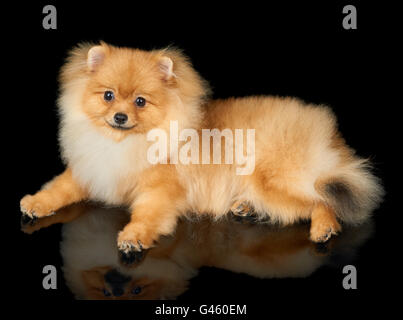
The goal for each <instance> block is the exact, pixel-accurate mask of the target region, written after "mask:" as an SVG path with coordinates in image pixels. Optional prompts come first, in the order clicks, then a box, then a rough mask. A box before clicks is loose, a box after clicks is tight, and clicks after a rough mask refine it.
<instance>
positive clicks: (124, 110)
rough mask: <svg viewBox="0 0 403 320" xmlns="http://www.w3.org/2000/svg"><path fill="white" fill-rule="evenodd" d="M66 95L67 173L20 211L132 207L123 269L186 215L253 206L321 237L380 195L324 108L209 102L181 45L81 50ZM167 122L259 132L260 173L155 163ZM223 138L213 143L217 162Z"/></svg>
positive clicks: (65, 75) (357, 217)
mask: <svg viewBox="0 0 403 320" xmlns="http://www.w3.org/2000/svg"><path fill="white" fill-rule="evenodd" d="M237 67H238V66H234V70H236V68H237ZM61 93H62V94H61V97H60V99H59V106H60V115H61V126H60V142H61V149H62V155H63V158H64V160H65V162H66V164H67V169H66V171H65V172H64V173H63V174H61V175H60V176H58V177H56V178H55V179H54V180H52V181H51V182H50V183H47V184H46V185H45V187H44V188H43V189H42V190H41V191H39V192H38V193H36V194H35V195H33V196H31V195H27V196H25V197H24V198H23V199H22V200H21V210H22V211H23V213H24V214H25V215H26V216H27V217H29V218H32V219H34V218H36V217H38V218H41V217H44V216H47V215H50V214H52V212H53V211H56V210H58V209H59V208H61V207H63V206H66V205H68V204H71V203H74V202H78V201H81V200H84V199H95V200H101V201H104V202H106V203H108V204H112V205H127V206H130V208H131V210H132V215H131V220H130V222H129V223H128V224H127V225H126V226H125V227H124V229H123V230H122V231H121V232H120V233H119V236H118V246H119V248H120V251H121V255H122V258H123V261H126V262H128V263H130V262H132V261H133V260H136V258H139V259H140V258H141V257H142V256H143V253H142V250H143V249H148V248H150V247H152V246H153V243H154V241H156V240H158V238H159V236H160V235H168V234H170V233H172V232H173V231H174V230H175V226H176V223H177V220H178V217H179V216H181V215H184V214H186V213H187V212H195V213H210V214H211V215H212V216H214V217H221V216H224V215H225V214H226V213H227V212H228V211H229V210H230V209H232V210H233V211H236V212H237V211H244V209H242V207H245V206H249V205H250V206H252V207H254V208H255V209H256V211H257V212H258V213H259V214H262V215H264V214H269V215H270V218H271V219H272V220H275V221H279V222H281V223H284V224H287V223H292V222H295V221H298V220H300V219H304V220H309V219H311V221H312V223H311V230H310V236H311V239H312V240H313V241H315V242H324V241H326V240H328V239H329V238H330V237H331V235H333V234H336V233H338V232H339V231H340V229H341V226H340V224H339V222H338V221H337V219H339V220H340V221H343V222H347V223H359V222H362V221H363V220H365V218H366V217H367V216H368V214H369V212H370V211H371V209H373V208H374V207H375V206H376V205H377V203H378V202H379V198H380V195H381V193H382V190H381V188H380V186H379V185H378V182H377V180H376V179H375V177H374V176H372V174H371V173H370V171H369V169H368V164H367V162H366V161H365V160H363V159H360V158H358V157H356V156H355V154H354V152H353V150H351V149H350V148H349V147H347V146H346V144H345V142H344V141H343V139H342V138H341V137H340V135H339V133H338V132H337V129H336V120H335V117H334V115H333V114H332V112H331V111H330V110H329V109H328V108H325V107H320V106H314V105H309V104H305V103H303V102H302V101H299V100H297V99H292V98H278V97H249V98H239V99H228V100H215V101H208V102H207V103H205V102H206V94H207V93H208V89H207V87H206V85H205V82H204V81H203V80H202V79H201V78H200V77H199V75H198V74H197V72H196V71H195V70H194V69H193V68H192V67H191V65H190V64H189V62H188V60H187V59H186V57H184V56H183V55H182V54H181V53H180V52H178V51H177V50H173V49H166V50H155V51H150V52H146V51H141V50H134V49H128V48H116V47H113V46H110V45H107V44H104V43H102V44H100V45H95V46H92V45H82V46H80V47H78V48H76V49H75V50H73V51H72V53H71V54H70V57H69V59H68V62H67V63H66V65H65V66H64V67H63V68H62V72H61ZM171 121H177V123H178V129H180V130H182V129H187V128H191V129H194V130H195V131H196V132H197V133H200V132H201V131H202V129H203V128H206V129H214V128H217V129H219V130H222V131H223V130H225V129H229V130H231V131H230V132H234V131H235V130H236V129H243V130H245V129H248V128H251V129H254V130H255V140H254V141H255V145H256V146H255V150H254V151H255V152H251V153H253V156H254V157H255V167H254V168H255V170H254V172H253V173H252V174H251V175H245V176H239V175H236V169H237V165H233V164H224V163H228V162H229V163H230V162H231V161H226V159H224V158H223V159H221V161H217V162H219V163H220V162H221V164H220V165H209V164H204V165H199V164H191V165H183V164H181V163H179V164H172V163H171V162H170V160H172V155H174V154H177V151H178V150H169V157H170V158H169V159H165V158H164V159H162V160H164V161H166V162H167V163H168V164H156V165H152V164H151V163H149V161H148V160H147V151H149V150H150V149H149V147H150V145H151V144H154V143H153V142H150V141H147V138H146V135H147V132H149V131H150V130H151V129H155V128H159V129H162V130H165V131H166V132H167V133H168V132H169V126H170V123H171ZM227 132H228V131H227ZM198 136H199V137H201V136H202V135H201V134H198ZM171 138H172V139H173V140H175V141H177V140H178V139H177V137H176V138H175V137H172V136H169V139H168V140H169V141H171ZM188 138H189V136H185V137H182V141H183V142H184V141H187V140H188ZM215 138H217V136H216V137H215ZM195 140H196V141H193V143H195V145H193V146H195V147H196V150H198V151H200V146H201V145H202V144H201V143H199V140H198V139H197V138H196V139H195ZM219 141H221V138H220V139H214V140H213V141H212V144H213V145H214V147H211V146H212V145H210V143H208V144H207V145H209V146H210V147H211V148H210V151H211V154H212V155H213V150H214V149H215V148H216V147H218V148H220V145H219V143H218V142H219ZM242 141H243V140H242V139H241V141H238V142H237V143H235V142H234V144H236V146H240V144H241V142H242ZM196 142H197V143H196ZM161 143H163V141H161ZM243 144H244V145H245V143H243ZM170 146H172V145H170ZM236 146H235V147H236ZM190 149H192V148H190ZM240 149H241V151H244V148H240ZM182 150H183V149H181V151H182ZM219 150H220V149H219ZM248 153H250V152H249V150H248ZM198 154H199V155H201V154H203V155H204V154H205V152H199V153H198ZM207 154H210V153H209V152H207ZM223 154H224V153H223ZM218 155H220V153H218ZM212 158H213V156H211V157H210V159H212ZM196 160H199V159H196ZM195 162H199V163H200V162H202V161H200V160H199V161H195ZM203 162H204V161H203ZM207 163H209V161H207Z"/></svg>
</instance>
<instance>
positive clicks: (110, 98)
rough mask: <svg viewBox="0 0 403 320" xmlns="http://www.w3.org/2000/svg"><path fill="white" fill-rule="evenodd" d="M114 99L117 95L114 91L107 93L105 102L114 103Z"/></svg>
mask: <svg viewBox="0 0 403 320" xmlns="http://www.w3.org/2000/svg"><path fill="white" fill-rule="evenodd" d="M113 99H115V95H114V94H113V92H112V91H105V93H104V100H105V101H112V100H113Z"/></svg>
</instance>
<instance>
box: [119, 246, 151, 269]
mask: <svg viewBox="0 0 403 320" xmlns="http://www.w3.org/2000/svg"><path fill="white" fill-rule="evenodd" d="M118 248H119V258H120V261H121V262H122V264H124V265H132V264H135V263H136V264H138V263H140V262H141V261H142V260H143V259H144V257H145V255H146V252H147V251H146V250H144V249H143V246H142V244H141V242H140V240H139V241H138V243H137V245H134V244H133V243H131V242H127V241H124V242H121V243H119V244H118Z"/></svg>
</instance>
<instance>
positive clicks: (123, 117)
mask: <svg viewBox="0 0 403 320" xmlns="http://www.w3.org/2000/svg"><path fill="white" fill-rule="evenodd" d="M113 119H114V120H115V122H116V123H117V124H125V123H126V121H127V114H124V113H120V112H119V113H116V114H115V115H114V116H113Z"/></svg>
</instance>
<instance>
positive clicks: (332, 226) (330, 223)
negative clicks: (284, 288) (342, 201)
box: [310, 219, 341, 242]
mask: <svg viewBox="0 0 403 320" xmlns="http://www.w3.org/2000/svg"><path fill="white" fill-rule="evenodd" d="M340 231H341V226H340V224H339V223H338V222H337V221H336V220H335V219H334V220H333V219H332V220H330V219H328V220H323V221H319V222H314V223H312V224H311V231H310V237H311V240H312V241H313V242H326V241H327V240H329V239H330V237H331V236H332V235H337V234H338V233H339V232H340Z"/></svg>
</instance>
